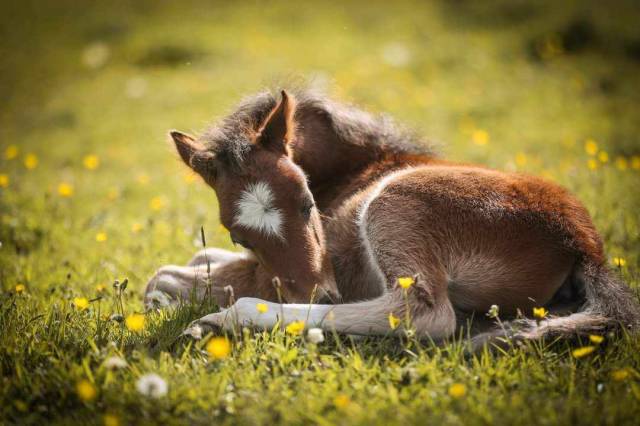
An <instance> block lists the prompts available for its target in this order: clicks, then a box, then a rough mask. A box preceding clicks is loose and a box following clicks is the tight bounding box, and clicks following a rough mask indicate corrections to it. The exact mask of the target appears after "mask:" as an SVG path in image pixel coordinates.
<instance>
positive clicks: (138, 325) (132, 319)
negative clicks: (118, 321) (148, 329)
mask: <svg viewBox="0 0 640 426" xmlns="http://www.w3.org/2000/svg"><path fill="white" fill-rule="evenodd" d="M144 321H145V318H144V315H142V314H131V315H129V316H128V317H127V319H125V321H124V323H125V325H126V326H127V328H128V329H129V331H133V332H136V333H137V332H139V331H142V329H144Z"/></svg>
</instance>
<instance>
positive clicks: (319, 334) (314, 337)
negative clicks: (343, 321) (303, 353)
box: [307, 328, 324, 344]
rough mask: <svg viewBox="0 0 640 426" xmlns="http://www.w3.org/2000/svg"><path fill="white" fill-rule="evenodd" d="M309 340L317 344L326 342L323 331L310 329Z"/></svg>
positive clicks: (308, 332)
mask: <svg viewBox="0 0 640 426" xmlns="http://www.w3.org/2000/svg"><path fill="white" fill-rule="evenodd" d="M307 340H308V341H310V342H311V343H315V344H318V343H322V342H324V333H323V331H322V329H320V328H310V329H309V331H307Z"/></svg>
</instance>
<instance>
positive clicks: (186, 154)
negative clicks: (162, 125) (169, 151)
mask: <svg viewBox="0 0 640 426" xmlns="http://www.w3.org/2000/svg"><path fill="white" fill-rule="evenodd" d="M169 135H171V139H173V142H174V143H175V144H176V149H177V150H178V154H180V158H182V161H184V162H185V164H186V165H187V166H189V167H191V168H192V169H193V170H194V171H195V172H196V173H199V174H200V175H203V177H211V176H204V175H205V174H210V172H211V169H212V167H211V161H210V160H211V159H213V154H212V153H210V152H209V151H207V149H206V147H205V146H204V145H203V144H201V143H200V142H198V141H197V140H196V139H195V138H194V137H192V136H189V135H187V134H186V133H182V132H178V131H176V130H172V131H170V132H169Z"/></svg>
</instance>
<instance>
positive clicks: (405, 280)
mask: <svg viewBox="0 0 640 426" xmlns="http://www.w3.org/2000/svg"><path fill="white" fill-rule="evenodd" d="M413 284H415V280H414V279H413V277H400V278H398V285H399V286H400V287H402V288H404V289H407V288H409V287H411V286H412V285H413Z"/></svg>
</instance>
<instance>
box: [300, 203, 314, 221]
mask: <svg viewBox="0 0 640 426" xmlns="http://www.w3.org/2000/svg"><path fill="white" fill-rule="evenodd" d="M314 207H315V205H314V204H313V201H307V202H306V203H305V204H304V205H303V206H302V209H300V213H302V217H303V218H304V220H309V218H310V217H311V210H313V208H314Z"/></svg>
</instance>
